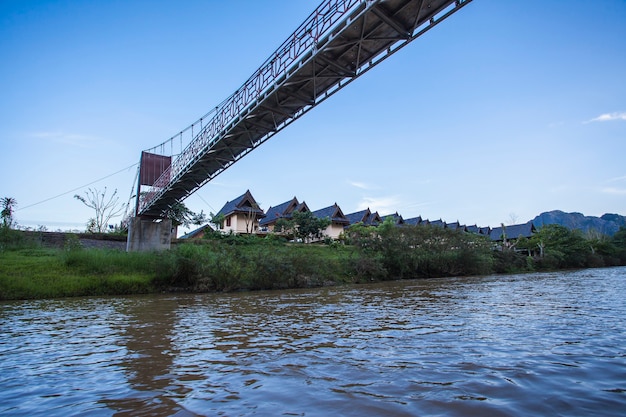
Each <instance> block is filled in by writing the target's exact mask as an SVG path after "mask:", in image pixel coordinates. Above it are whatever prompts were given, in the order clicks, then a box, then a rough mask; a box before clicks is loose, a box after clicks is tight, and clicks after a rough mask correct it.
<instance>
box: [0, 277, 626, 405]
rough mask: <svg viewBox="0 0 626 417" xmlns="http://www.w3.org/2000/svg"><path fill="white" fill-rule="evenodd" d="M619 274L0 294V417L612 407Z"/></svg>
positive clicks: (624, 400)
mask: <svg viewBox="0 0 626 417" xmlns="http://www.w3.org/2000/svg"><path fill="white" fill-rule="evenodd" d="M625 278H626V268H610V269H595V270H584V271H574V272H568V273H550V274H527V275H516V276H490V277H473V278H454V279H431V280H419V281H402V282H389V283H381V284H372V285H363V286H355V287H341V288H322V289H315V290H294V291H282V292H258V293H241V294H206V295H175V296H173V295H159V296H142V297H120V298H84V299H68V300H53V301H27V302H11V303H2V304H0V319H1V322H0V323H1V324H0V326H1V328H0V330H1V334H2V338H0V414H3V415H28V416H37V415H41V416H43V415H46V416H49V415H63V416H67V415H90V416H91V415H96V416H126V415H128V416H131V415H132V416H137V415H143V416H164V415H176V416H199V415H225V416H231V415H272V416H274V415H285V416H292V415H298V416H302V415H306V416H317V415H320V416H321V415H328V414H333V415H345V416H352V415H353V416H362V415H385V416H410V415H411V416H412V415H442V416H465V415H492V416H518V415H568V416H569V415H592V414H593V415H595V414H602V415H607V416H612V415H614V416H618V415H623V413H624V410H626V359H625V358H626V348H625V346H626V325H625V324H624V320H623V317H624V316H625V314H626V301H625V300H626V297H625V295H626V280H625Z"/></svg>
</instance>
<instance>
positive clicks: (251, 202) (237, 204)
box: [217, 190, 265, 217]
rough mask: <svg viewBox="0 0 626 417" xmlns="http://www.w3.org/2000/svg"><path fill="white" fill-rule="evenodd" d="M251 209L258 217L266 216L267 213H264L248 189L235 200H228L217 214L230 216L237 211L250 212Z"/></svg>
mask: <svg viewBox="0 0 626 417" xmlns="http://www.w3.org/2000/svg"><path fill="white" fill-rule="evenodd" d="M250 211H252V212H254V213H255V215H256V217H264V216H265V213H263V210H262V209H261V208H260V207H259V204H258V203H257V202H256V200H255V199H254V197H252V193H250V190H247V191H246V192H245V193H243V194H242V195H240V196H239V197H237V198H235V199H234V200H232V201H227V202H226V204H224V207H222V208H221V210H220V211H218V212H217V215H220V214H222V215H224V216H230V215H232V214H235V213H250Z"/></svg>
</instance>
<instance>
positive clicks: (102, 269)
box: [0, 240, 356, 300]
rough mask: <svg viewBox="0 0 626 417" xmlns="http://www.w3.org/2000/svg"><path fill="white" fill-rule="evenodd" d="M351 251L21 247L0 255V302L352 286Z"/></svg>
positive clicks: (250, 246) (255, 245)
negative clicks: (156, 251) (172, 292)
mask: <svg viewBox="0 0 626 417" xmlns="http://www.w3.org/2000/svg"><path fill="white" fill-rule="evenodd" d="M355 256H356V255H355V251H354V249H353V248H349V247H344V246H337V247H330V246H321V245H298V244H297V245H290V244H285V243H282V242H267V241H260V240H259V241H253V242H252V243H250V242H244V243H241V242H240V241H238V242H237V243H236V244H233V243H232V242H220V241H217V242H216V241H208V242H207V241H205V242H201V243H200V244H182V245H177V246H176V247H174V248H173V249H171V250H169V251H164V252H159V253H149V252H132V253H126V252H122V251H118V250H106V249H83V248H81V247H80V245H74V244H70V245H68V246H67V247H66V248H65V249H51V248H43V247H31V246H23V245H20V246H19V247H17V248H13V249H4V250H0V300H9V299H37V298H58V297H75V296H97V295H122V294H138V293H148V292H156V291H164V290H165V291H167V290H174V289H176V290H181V289H182V290H186V291H194V292H206V291H237V290H260V289H279V288H294V287H310V286H321V285H327V284H329V283H333V284H334V283H346V282H356V280H355V278H354V277H355V273H354V271H353V270H352V268H351V265H352V264H351V259H353V258H354V257H355Z"/></svg>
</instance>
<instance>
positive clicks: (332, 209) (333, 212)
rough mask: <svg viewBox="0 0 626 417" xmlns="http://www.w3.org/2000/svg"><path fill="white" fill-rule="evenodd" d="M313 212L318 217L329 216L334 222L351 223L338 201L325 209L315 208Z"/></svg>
mask: <svg viewBox="0 0 626 417" xmlns="http://www.w3.org/2000/svg"><path fill="white" fill-rule="evenodd" d="M311 214H313V215H314V216H315V217H317V218H318V219H324V218H329V219H330V220H331V221H332V222H333V223H340V224H350V221H349V220H348V219H347V218H346V216H344V214H343V212H342V211H341V209H340V208H339V206H338V205H337V203H335V204H333V205H332V206H329V207H325V208H323V209H319V210H315V211H314V212H312V213H311Z"/></svg>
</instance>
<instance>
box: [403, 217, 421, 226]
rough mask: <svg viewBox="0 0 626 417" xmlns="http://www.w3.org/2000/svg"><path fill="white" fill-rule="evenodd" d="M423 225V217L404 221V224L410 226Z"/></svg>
mask: <svg viewBox="0 0 626 417" xmlns="http://www.w3.org/2000/svg"><path fill="white" fill-rule="evenodd" d="M421 223H422V216H417V217H412V218H410V219H406V220H404V224H408V225H411V226H417V225H420V224H421Z"/></svg>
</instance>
